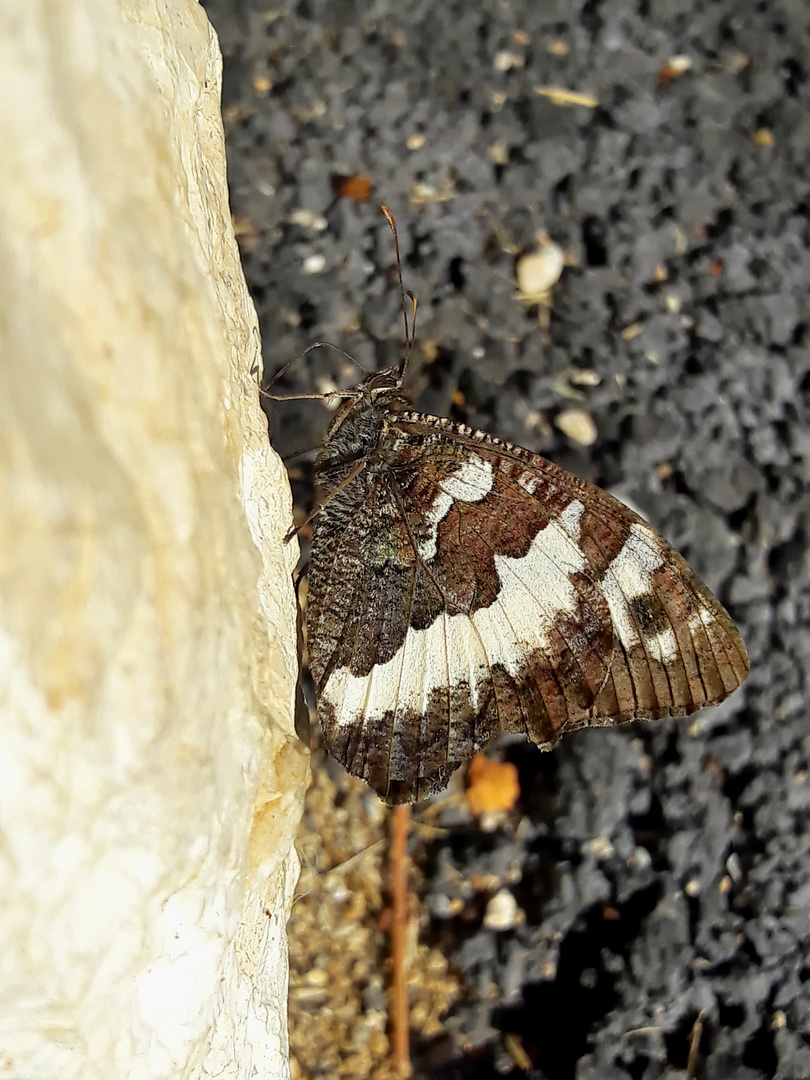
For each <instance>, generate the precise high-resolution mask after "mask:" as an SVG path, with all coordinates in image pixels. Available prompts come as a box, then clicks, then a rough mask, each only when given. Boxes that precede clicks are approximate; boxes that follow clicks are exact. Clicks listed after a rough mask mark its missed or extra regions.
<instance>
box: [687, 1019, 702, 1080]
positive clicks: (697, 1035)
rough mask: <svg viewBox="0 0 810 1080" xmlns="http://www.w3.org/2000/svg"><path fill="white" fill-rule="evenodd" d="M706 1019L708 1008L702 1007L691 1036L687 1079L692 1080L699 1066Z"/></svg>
mask: <svg viewBox="0 0 810 1080" xmlns="http://www.w3.org/2000/svg"><path fill="white" fill-rule="evenodd" d="M705 1019H706V1010H705V1009H701V1010H700V1012H699V1013H698V1018H697V1020H695V1022H694V1024H693V1025H692V1033H691V1035H690V1036H689V1057H688V1058H687V1061H686V1076H687V1080H692V1078H693V1077H694V1075H695V1068H696V1066H697V1055H698V1048H699V1047H700V1039H701V1036H702V1035H703V1021H704V1020H705Z"/></svg>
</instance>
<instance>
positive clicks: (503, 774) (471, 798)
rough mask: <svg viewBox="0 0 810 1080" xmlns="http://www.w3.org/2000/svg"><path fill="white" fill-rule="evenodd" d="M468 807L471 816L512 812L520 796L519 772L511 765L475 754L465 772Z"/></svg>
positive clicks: (507, 762) (508, 762) (484, 755)
mask: <svg viewBox="0 0 810 1080" xmlns="http://www.w3.org/2000/svg"><path fill="white" fill-rule="evenodd" d="M467 785H468V786H467V805H468V806H469V808H470V810H471V812H472V813H473V814H476V815H477V814H484V813H486V812H487V811H491V810H511V809H512V808H513V807H514V805H515V803H516V802H517V800H518V796H519V795H520V784H519V783H518V771H517V769H516V768H515V766H514V765H513V764H512V763H511V762H510V761H492V759H491V758H488V757H487V756H486V754H476V755H475V757H474V758H473V759H472V761H471V762H470V767H469V769H468V770H467Z"/></svg>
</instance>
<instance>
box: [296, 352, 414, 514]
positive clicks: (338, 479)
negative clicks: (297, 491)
mask: <svg viewBox="0 0 810 1080" xmlns="http://www.w3.org/2000/svg"><path fill="white" fill-rule="evenodd" d="M408 408H410V402H409V400H408V398H407V397H405V395H404V394H403V393H402V391H401V389H400V379H399V376H398V373H397V371H396V369H390V370H387V371H382V372H375V373H374V374H373V375H370V376H369V377H368V378H367V379H366V380H365V381H364V382H363V383H361V384H360V386H358V387H357V390H356V392H355V393H354V394H353V395H352V397H350V398H348V399H347V400H346V401H345V402H344V403H343V404H342V405H341V406H340V408H339V409H338V411H337V413H336V414H335V416H334V418H333V420H332V423H331V424H330V425H329V430H328V431H327V433H326V438H325V440H324V444H323V447H322V448H321V451H320V453H319V454H318V457H317V459H316V461H315V480H316V483H317V485H318V487H319V489H320V491H321V494H322V496H326V497H327V498H328V496H329V494H330V493H331V492H334V491H335V489H336V488H338V487H339V486H340V485H341V484H342V483H345V481H346V480H347V478H348V477H350V476H351V474H352V473H353V472H354V473H356V475H357V479H358V480H359V481H360V484H359V487H360V488H362V487H364V480H365V479H367V478H365V477H363V471H367V470H365V469H364V470H358V464H359V463H360V462H363V461H369V460H370V459H371V458H373V457H374V455H375V453H376V451H377V448H378V446H379V443H380V439H381V437H382V435H383V432H384V431H385V428H386V423H387V420H388V418H389V417H390V416H391V414H392V413H393V412H396V411H397V410H401V409H408Z"/></svg>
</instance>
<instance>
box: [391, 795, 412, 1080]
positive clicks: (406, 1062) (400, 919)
mask: <svg viewBox="0 0 810 1080" xmlns="http://www.w3.org/2000/svg"><path fill="white" fill-rule="evenodd" d="M409 815H410V811H409V808H408V807H407V806H395V807H394V817H393V824H392V831H391V855H390V859H391V969H392V970H391V1051H392V1052H391V1056H392V1060H393V1065H394V1069H395V1070H396V1073H397V1075H398V1076H400V1077H402V1078H403V1080H404V1078H406V1077H409V1076H410V1075H411V1073H412V1071H413V1070H412V1068H411V1051H410V1044H409V1023H408V973H407V970H406V966H405V949H406V943H407V938H408V818H409Z"/></svg>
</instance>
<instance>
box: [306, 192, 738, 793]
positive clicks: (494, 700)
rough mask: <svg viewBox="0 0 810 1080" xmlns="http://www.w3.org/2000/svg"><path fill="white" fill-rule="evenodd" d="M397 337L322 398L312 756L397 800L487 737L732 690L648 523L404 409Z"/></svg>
mask: <svg viewBox="0 0 810 1080" xmlns="http://www.w3.org/2000/svg"><path fill="white" fill-rule="evenodd" d="M383 210H384V212H386V215H387V216H388V219H389V224H390V225H391V227H392V231H393V232H394V239H395V243H396V244H397V263H398V265H399V250H398V242H397V237H396V226H395V223H394V222H393V217H392V216H391V214H390V211H387V210H386V208H385V207H384V208H383ZM400 280H401V279H400ZM403 305H404V293H403ZM414 309H415V302H414ZM412 334H413V331H412V330H411V338H410V341H408V338H407V317H406V345H408V346H409V347H408V348H407V349H406V353H405V359H404V360H403V362H402V363H401V364H400V366H399V367H395V368H388V369H386V370H383V371H379V372H373V373H370V374H369V375H368V376H367V377H366V378H365V379H364V380H363V381H362V382H361V383H360V384H359V385H357V386H356V387H353V388H351V389H350V390H347V391H340V392H339V396H340V397H341V398H342V403H341V404H340V406H339V408H338V409H337V411H336V413H335V415H334V417H333V419H332V422H331V424H330V426H329V429H328V431H327V434H326V437H325V440H324V443H323V446H322V447H321V449H320V451H319V453H318V457H317V459H316V463H315V479H316V484H317V488H318V492H319V509H318V511H317V513H316V516H315V519H314V523H313V534H312V556H311V563H310V567H309V575H308V591H307V606H306V626H307V641H308V653H309V666H310V671H311V674H312V678H313V680H314V684H315V693H316V700H317V710H318V715H319V718H320V721H321V725H322V728H323V735H324V740H325V745H326V748H327V749H328V751H329V752H330V753H331V754H332V755H333V756H334V757H335V758H336V759H337V760H338V761H339V762H341V764H342V765H343V766H344V767H345V768H346V769H347V770H348V771H349V772H350V773H353V774H354V775H356V776H359V777H362V778H363V779H364V780H365V781H366V782H367V783H368V784H369V785H370V786H371V787H372V788H373V789H374V791H376V792H377V793H378V795H380V797H381V798H382V799H384V800H385V801H386V802H388V803H391V804H395V803H410V802H414V801H417V800H419V799H424V798H426V797H427V796H429V795H431V794H433V793H435V792H437V791H439V790H441V789H442V788H443V787H445V786H446V784H447V783H448V781H449V779H450V776H451V774H452V773H453V772H454V771H455V770H456V769H457V768H459V767H460V766H461V765H462V764H463V763H464V762H465V761H466V760H468V759H469V758H470V757H472V756H473V755H474V754H475V753H476V752H477V751H479V750H480V749H482V748H483V747H484V746H485V745H486V744H487V743H488V742H489V741H490V739H492V738H493V737H494V736H495V735H497V734H498V733H499V732H519V733H522V734H524V735H527V736H528V738H529V739H531V740H532V741H533V742H535V743H537V744H538V745H539V746H540V747H541V748H542V749H550V748H551V747H553V746H554V745H555V744H556V743H557V742H558V741H559V739H560V738H561V737H562V735H564V734H565V733H566V732H569V731H574V730H576V729H577V728H582V727H588V726H591V727H593V726H600V725H613V724H620V723H624V722H628V721H631V720H636V719H645V720H656V719H659V718H661V717H665V716H688V715H690V714H692V713H694V712H695V711H696V710H697V709H700V708H702V707H703V706H705V705H715V704H717V703H719V702H721V701H723V700H724V699H725V698H726V697H728V695H729V694H731V693H732V692H733V691H734V690H736V689H737V687H738V686H740V684H741V683H743V682H744V681H745V679H746V677H747V674H748V667H749V662H748V654H747V652H746V649H745V645H744V644H743V641H742V639H741V637H740V634H739V633H738V631H737V629H736V628H735V626H734V623H733V622H732V620H731V618H730V616H729V615H728V613H727V612H726V611H725V609H724V608H723V607H722V606H721V604H720V603H719V602H718V601H717V600H716V599H715V597H714V596H713V595H712V594H711V592H710V591H709V590H708V589H707V588H706V586H705V585H703V584H702V583H701V582H700V581H699V580H698V579H697V577H696V576H695V575H694V574H693V572H692V571H691V570H690V568H689V566H688V565H687V564H686V562H685V561H684V559H683V558H682V557H681V556H680V555H679V554H678V553H677V552H676V551H675V550H674V549H673V548H672V547H671V546H670V545H669V544H668V543H667V542H666V540H664V539H663V538H662V537H661V536H659V535H658V533H657V532H655V530H654V529H652V528H651V527H650V525H649V524H648V523H647V522H646V521H644V520H643V519H642V518H641V517H639V516H638V515H637V514H635V513H633V511H632V510H630V509H629V508H628V507H626V506H625V505H623V504H622V503H620V502H618V501H617V500H616V499H614V498H613V497H612V496H611V495H609V494H608V493H607V492H605V491H602V490H601V489H599V488H597V487H595V486H594V485H592V484H589V483H586V482H585V481H583V480H580V479H578V478H577V477H575V476H573V475H572V474H570V473H568V472H565V471H564V470H563V469H561V468H559V467H558V466H556V465H554V464H553V463H552V462H550V461H548V460H546V459H545V458H543V457H540V456H538V455H536V454H533V453H531V452H530V451H529V450H525V449H523V448H521V447H519V446H513V445H510V444H509V443H507V442H502V441H501V440H499V439H496V438H494V437H493V436H491V435H489V434H487V433H485V432H482V431H475V430H473V429H472V428H470V427H467V426H466V425H464V424H460V423H455V422H453V421H452V420H450V419H447V418H444V417H438V416H429V415H425V414H422V413H419V412H416V411H414V410H413V407H412V405H411V403H410V402H409V400H408V399H407V397H406V395H405V393H404V391H403V382H404V377H405V370H406V367H407V357H408V355H409V352H410V346H411V345H412V343H413V336H412Z"/></svg>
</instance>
